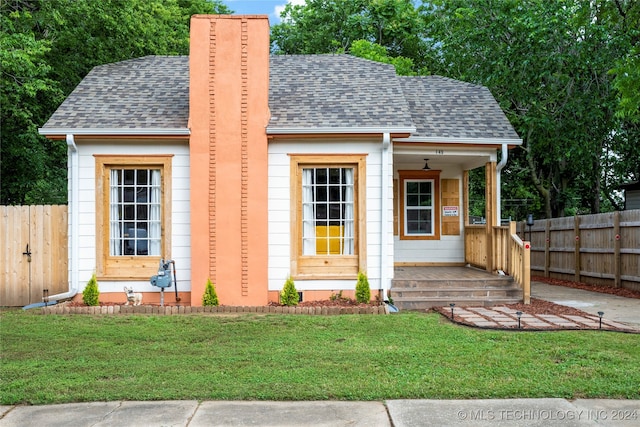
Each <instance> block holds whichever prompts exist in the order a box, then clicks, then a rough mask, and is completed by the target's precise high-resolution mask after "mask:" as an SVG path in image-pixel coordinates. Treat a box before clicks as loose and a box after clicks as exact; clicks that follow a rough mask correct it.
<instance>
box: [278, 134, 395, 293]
mask: <svg viewBox="0 0 640 427" xmlns="http://www.w3.org/2000/svg"><path fill="white" fill-rule="evenodd" d="M381 150H382V138H381V137H379V138H371V139H368V140H365V139H357V140H348V139H344V140H335V139H334V140H325V139H320V138H319V139H314V140H313V141H309V140H302V141H297V140H291V139H288V140H280V141H278V140H272V141H271V142H270V143H269V272H268V276H269V290H270V291H275V290H280V289H282V286H283V285H284V282H285V280H286V278H287V276H288V275H289V273H290V265H291V256H292V255H291V248H290V246H291V243H290V242H291V238H290V231H291V224H290V208H291V198H290V193H291V191H292V189H291V188H290V186H291V181H290V176H289V174H290V167H291V165H290V157H289V155H290V154H316V155H317V154H322V155H328V154H345V155H349V154H366V155H367V157H366V180H367V182H366V183H367V188H366V194H362V195H360V197H361V200H364V201H365V203H366V215H367V221H366V239H367V269H366V273H367V276H368V278H369V283H370V285H371V289H374V290H375V289H378V288H379V286H380V265H381V263H380V242H381V239H380V232H381V224H380V218H381V215H380V203H381V201H380V197H381V193H382V192H381V188H380V186H381V174H382V172H381V158H382V156H381ZM391 159H392V155H391V154H390V155H389V168H388V171H389V176H388V177H387V180H386V181H387V185H388V192H387V194H388V200H387V201H386V206H387V209H388V213H387V218H388V221H387V227H386V229H387V235H388V237H387V242H388V245H387V246H388V249H387V254H388V257H387V266H386V270H387V271H386V276H387V279H388V280H387V286H389V283H388V282H389V280H390V279H391V278H392V277H393V222H392V221H393V207H392V206H393V205H392V201H393V190H392V189H393V181H392V180H391V171H392V165H391V163H392V160H391ZM296 289H298V290H299V291H304V290H352V289H355V280H353V281H349V280H346V281H345V280H297V281H296Z"/></svg>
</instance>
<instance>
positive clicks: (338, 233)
mask: <svg viewBox="0 0 640 427" xmlns="http://www.w3.org/2000/svg"><path fill="white" fill-rule="evenodd" d="M291 177H292V182H291V189H292V191H291V193H292V197H291V199H292V202H291V217H292V223H291V224H292V233H291V235H292V237H291V246H292V262H291V270H292V272H291V274H292V276H294V277H298V278H305V277H308V278H343V277H349V278H353V277H356V276H357V274H358V271H360V270H361V269H363V268H364V259H365V256H366V254H365V249H364V248H365V246H364V239H365V231H364V228H365V226H364V224H365V200H364V197H362V196H363V195H364V194H365V188H366V187H365V157H364V156H361V155H347V156H316V155H310V156H305V155H295V156H291Z"/></svg>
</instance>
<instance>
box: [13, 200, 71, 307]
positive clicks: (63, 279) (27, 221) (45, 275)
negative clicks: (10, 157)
mask: <svg viewBox="0 0 640 427" xmlns="http://www.w3.org/2000/svg"><path fill="white" fill-rule="evenodd" d="M0 213H1V216H0V221H1V222H0V306H3V307H16V306H25V305H27V304H31V303H34V302H41V301H42V295H43V290H44V289H48V291H49V294H50V295H54V294H57V293H61V292H66V291H68V290H69V286H68V273H67V264H68V261H67V258H68V256H67V253H68V251H67V206H65V205H46V206H0Z"/></svg>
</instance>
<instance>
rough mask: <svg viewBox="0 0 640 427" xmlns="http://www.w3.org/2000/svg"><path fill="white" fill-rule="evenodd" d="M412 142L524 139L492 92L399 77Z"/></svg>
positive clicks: (429, 78)
mask: <svg viewBox="0 0 640 427" xmlns="http://www.w3.org/2000/svg"><path fill="white" fill-rule="evenodd" d="M399 80H400V83H401V85H402V90H403V91H404V95H405V97H406V99H407V101H408V103H409V111H410V112H411V116H412V118H413V123H414V124H415V126H416V132H415V133H414V134H413V135H412V138H420V137H423V138H426V137H429V138H452V139H456V138H459V139H466V138H471V139H474V138H483V139H520V137H519V136H518V134H517V133H516V131H515V130H514V129H513V127H512V126H511V123H509V120H508V119H507V117H506V116H505V114H504V112H503V111H502V109H501V108H500V105H498V103H497V102H496V100H495V98H494V97H493V95H491V92H489V89H487V88H486V87H484V86H478V85H474V84H471V83H465V82H461V81H459V80H453V79H449V78H446V77H440V76H423V77H406V76H400V77H399Z"/></svg>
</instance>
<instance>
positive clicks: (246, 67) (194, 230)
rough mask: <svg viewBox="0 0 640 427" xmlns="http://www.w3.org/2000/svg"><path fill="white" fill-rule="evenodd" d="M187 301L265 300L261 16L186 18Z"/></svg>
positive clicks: (265, 51) (264, 36) (264, 45)
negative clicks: (207, 292) (209, 294)
mask: <svg viewBox="0 0 640 427" xmlns="http://www.w3.org/2000/svg"><path fill="white" fill-rule="evenodd" d="M190 43H191V45H190V57H189V67H190V69H189V79H190V85H189V126H190V129H191V137H190V142H189V143H190V149H189V153H190V167H191V183H190V184H191V304H192V305H201V304H202V295H203V293H204V289H205V285H206V281H207V278H211V280H212V282H214V284H215V286H216V292H217V294H218V297H219V299H220V303H221V304H224V305H264V304H266V303H267V135H266V126H267V123H268V120H269V106H268V96H269V21H268V18H267V17H266V16H255V15H251V16H232V15H195V16H193V17H192V18H191V41H190Z"/></svg>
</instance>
